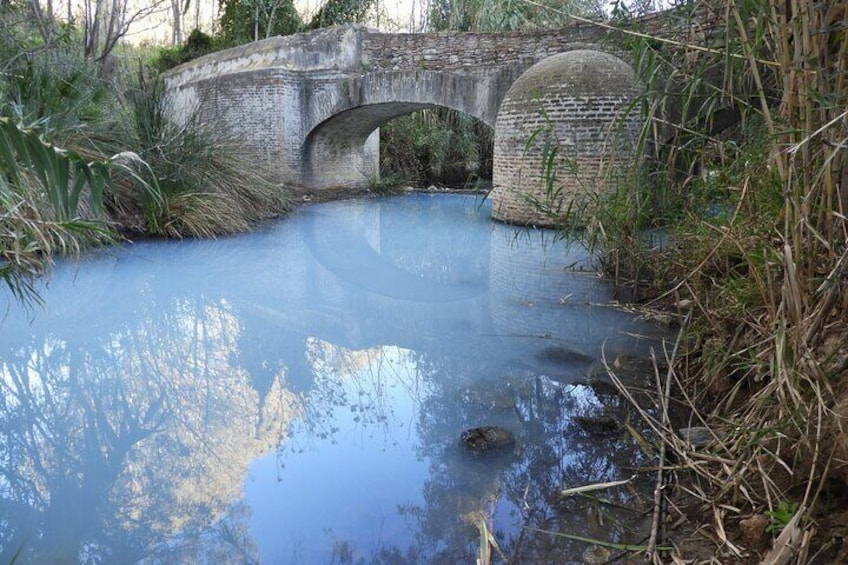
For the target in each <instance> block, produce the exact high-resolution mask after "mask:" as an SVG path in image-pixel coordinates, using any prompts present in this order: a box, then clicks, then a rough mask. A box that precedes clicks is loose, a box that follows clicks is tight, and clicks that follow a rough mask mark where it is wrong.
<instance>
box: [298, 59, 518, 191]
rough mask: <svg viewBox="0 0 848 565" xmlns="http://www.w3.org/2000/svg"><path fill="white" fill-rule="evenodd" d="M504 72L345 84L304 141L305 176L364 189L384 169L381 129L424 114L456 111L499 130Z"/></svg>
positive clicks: (386, 76) (425, 74) (392, 75)
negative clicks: (420, 112) (497, 119)
mask: <svg viewBox="0 0 848 565" xmlns="http://www.w3.org/2000/svg"><path fill="white" fill-rule="evenodd" d="M510 74H511V73H510V72H508V71H503V72H500V73H498V74H497V75H495V77H494V78H493V77H486V78H479V77H469V76H463V75H457V74H452V73H446V72H434V71H417V72H412V73H410V72H388V73H386V72H381V73H372V74H369V75H365V76H362V77H356V78H351V79H345V80H343V81H341V82H340V88H341V90H342V91H343V92H341V95H340V96H339V100H338V102H337V103H336V104H327V105H326V106H325V107H323V108H321V107H313V110H314V112H313V115H314V120H312V124H314V125H307V128H308V134H307V135H306V139H305V141H304V146H303V156H304V163H303V165H304V173H305V178H306V179H307V184H310V185H312V186H320V187H323V186H362V185H364V184H365V183H367V182H368V180H370V179H372V178H376V176H377V173H378V170H379V138H378V137H377V135H376V133H375V132H376V131H377V129H378V128H379V127H380V126H382V125H384V124H386V123H387V122H389V121H391V120H393V119H395V118H397V117H400V116H403V115H405V114H411V113H413V112H416V111H418V110H424V109H432V108H437V107H443V108H450V109H452V110H457V111H459V112H462V113H464V114H468V115H470V116H473V117H474V118H476V119H478V120H480V121H482V122H483V123H485V124H486V125H488V126H489V127H491V128H493V129H494V125H495V117H496V115H497V110H498V107H499V105H500V101H501V99H502V98H503V96H504V94H505V93H506V87H508V85H509V84H510V83H511V82H512V78H509V77H508V75H510Z"/></svg>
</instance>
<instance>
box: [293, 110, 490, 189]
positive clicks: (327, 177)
mask: <svg viewBox="0 0 848 565" xmlns="http://www.w3.org/2000/svg"><path fill="white" fill-rule="evenodd" d="M422 112H423V113H424V114H422ZM422 115H429V116H443V117H444V116H448V118H447V119H448V120H458V121H462V122H463V125H464V127H466V128H468V127H469V126H468V124H473V126H471V127H473V129H474V131H475V132H477V133H478V134H479V133H480V132H487V133H488V137H487V138H485V139H484V143H487V144H488V146H487V147H484V150H483V151H482V153H483V159H484V160H486V159H487V162H486V164H484V167H483V168H482V172H483V176H484V177H486V178H488V179H490V178H491V156H492V154H493V140H494V130H493V128H492V127H491V126H490V125H489V124H487V123H486V122H484V121H483V120H482V119H480V118H479V117H476V116H473V115H471V114H467V113H465V112H462V111H460V110H457V109H454V108H449V107H447V106H442V105H439V104H432V103H426V102H382V103H375V104H364V105H361V106H356V107H354V108H351V109H348V110H344V111H342V112H339V113H338V114H336V115H334V116H332V117H330V118H328V119H326V120H324V121H323V122H321V123H320V124H318V125H317V126H316V127H315V128H314V129H313V130H312V131H311V132H310V133H309V134H308V135H307V137H306V141H305V144H304V157H305V158H304V178H305V179H306V184H307V185H309V186H310V187H311V188H316V189H324V188H328V189H329V188H339V187H346V188H366V187H368V186H369V185H373V184H374V183H377V182H378V181H379V180H380V178H381V174H387V173H391V172H392V169H391V168H389V169H385V168H384V169H383V170H382V171H381V167H380V163H381V155H383V156H389V155H395V156H397V155H399V154H400V152H403V151H404V150H405V149H404V148H403V147H398V146H390V147H384V148H382V149H381V136H380V129H381V127H382V126H385V125H387V124H391V123H392V122H393V121H394V120H396V119H397V118H406V119H407V120H413V121H414V120H415V116H422ZM409 116H412V117H411V118H410V117H409ZM437 119H442V118H437ZM396 125H397V124H396ZM395 133H398V132H395ZM384 141H386V142H387V144H396V143H399V142H400V140H399V139H398V137H395V138H394V139H391V138H386V139H384ZM406 141H409V140H408V139H407V140H404V142H406ZM465 141H467V140H465ZM407 149H408V147H407ZM452 149H457V147H453V148H452ZM478 153H480V151H478ZM456 165H457V166H454V167H453V169H454V170H453V172H454V177H456V176H457V175H458V170H459V169H460V167H459V166H458V165H459V163H458V162H457V163H456ZM465 168H469V169H470V168H474V169H475V170H474V173H475V174H478V176H479V172H480V171H479V170H478V169H480V167H465ZM404 180H409V181H418V182H423V181H426V180H427V179H425V178H420V177H419V178H408V179H404ZM463 180H466V179H463Z"/></svg>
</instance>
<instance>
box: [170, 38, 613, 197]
mask: <svg viewBox="0 0 848 565" xmlns="http://www.w3.org/2000/svg"><path fill="white" fill-rule="evenodd" d="M606 38H607V32H606V31H604V30H602V29H600V28H597V27H594V26H585V25H584V26H581V25H572V26H570V27H566V28H562V29H557V30H546V31H538V32H528V33H524V32H511V33H496V34H481V33H453V32H451V33H425V34H387V33H380V32H377V31H374V30H370V29H367V28H365V27H362V26H341V27H336V28H328V29H324V30H318V31H314V32H309V33H302V34H295V35H292V36H286V37H275V38H270V39H266V40H263V41H258V42H255V43H251V44H248V45H243V46H240V47H236V48H233V49H228V50H226V51H221V52H218V53H213V54H210V55H207V56H205V57H201V58H199V59H196V60H194V61H190V62H189V63H186V64H184V65H181V66H179V67H177V68H175V69H173V70H172V71H170V72H169V73H167V74H166V76H165V86H166V96H167V98H166V99H167V102H168V106H167V107H168V111H169V112H170V116H171V117H172V118H173V119H175V120H176V121H178V122H185V121H186V120H187V119H189V116H191V115H196V117H197V119H199V120H201V121H204V122H206V123H209V124H212V125H213V126H214V127H215V128H216V129H217V130H218V131H220V132H221V133H224V134H226V135H228V136H231V137H233V138H234V139H235V140H236V141H237V148H238V151H239V152H240V156H241V157H243V158H245V159H247V160H249V161H252V162H255V163H257V164H262V165H264V166H269V167H271V169H272V170H273V171H274V172H275V173H276V174H277V176H278V179H279V180H280V181H281V182H283V183H285V184H288V185H290V186H295V187H304V188H309V189H322V188H333V187H362V186H367V184H368V182H369V181H371V180H372V179H373V178H375V177H376V175H377V174H378V171H379V137H378V135H377V129H378V128H379V127H380V126H381V125H382V124H384V123H386V122H388V121H389V120H391V119H393V118H395V117H398V116H401V115H404V114H408V113H411V112H414V111H416V110H420V109H424V108H434V107H446V108H452V109H455V110H459V111H461V112H464V113H466V114H469V115H471V116H474V117H476V118H478V119H480V120H481V121H482V122H484V123H486V124H488V125H489V126H491V127H494V125H495V119H496V117H497V113H498V109H499V107H500V104H501V102H502V101H503V99H504V96H505V95H506V93H507V91H508V90H509V87H510V86H511V85H512V84H513V83H514V82H515V81H516V80H517V79H518V77H520V76H521V75H522V74H523V73H524V72H525V71H526V70H527V69H529V68H530V67H531V66H533V65H534V64H536V63H537V62H539V61H541V60H543V59H546V58H548V57H550V56H552V55H555V54H558V53H562V52H566V51H574V50H580V49H596V50H597V49H601V50H609V47H608V45H606V43H605V40H606Z"/></svg>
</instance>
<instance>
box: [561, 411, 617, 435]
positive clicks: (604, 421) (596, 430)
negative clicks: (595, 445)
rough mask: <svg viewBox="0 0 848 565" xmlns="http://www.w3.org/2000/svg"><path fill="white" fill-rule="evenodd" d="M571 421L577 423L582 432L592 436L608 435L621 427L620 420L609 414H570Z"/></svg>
mask: <svg viewBox="0 0 848 565" xmlns="http://www.w3.org/2000/svg"><path fill="white" fill-rule="evenodd" d="M571 421H572V422H574V423H575V424H577V425H578V426H579V427H580V428H581V429H582V430H583V431H584V432H586V433H588V434H589V435H593V436H609V435H613V434H615V433H617V432H619V431H620V430H621V429H622V425H621V422H619V421H618V420H616V419H615V418H614V417H612V416H610V415H609V414H600V415H598V416H572V417H571Z"/></svg>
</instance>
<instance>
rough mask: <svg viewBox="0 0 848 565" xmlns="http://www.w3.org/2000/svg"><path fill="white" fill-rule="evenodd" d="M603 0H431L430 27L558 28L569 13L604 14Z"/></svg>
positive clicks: (507, 29)
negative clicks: (533, 0) (535, 0)
mask: <svg viewBox="0 0 848 565" xmlns="http://www.w3.org/2000/svg"><path fill="white" fill-rule="evenodd" d="M603 4H604V2H603V1H602V0H570V1H567V2H562V1H561V0H541V1H540V2H527V1H526V0H432V2H431V3H430V13H429V27H430V29H432V30H433V31H447V30H453V31H475V32H497V31H513V30H521V29H528V28H534V27H555V26H562V25H565V24H567V23H568V21H569V15H571V14H580V15H583V16H587V17H596V18H599V19H602V18H603V17H604V10H603Z"/></svg>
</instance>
